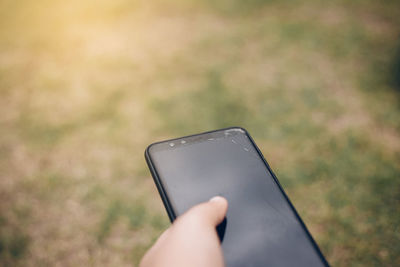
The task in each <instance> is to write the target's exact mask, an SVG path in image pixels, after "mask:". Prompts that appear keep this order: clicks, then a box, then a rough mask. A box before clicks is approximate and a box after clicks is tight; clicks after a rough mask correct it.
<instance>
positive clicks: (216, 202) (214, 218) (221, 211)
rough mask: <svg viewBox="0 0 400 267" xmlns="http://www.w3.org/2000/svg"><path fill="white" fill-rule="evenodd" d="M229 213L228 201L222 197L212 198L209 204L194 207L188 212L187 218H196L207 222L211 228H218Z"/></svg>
mask: <svg viewBox="0 0 400 267" xmlns="http://www.w3.org/2000/svg"><path fill="white" fill-rule="evenodd" d="M227 211H228V201H227V200H226V199H225V198H223V197H220V196H216V197H213V198H211V199H210V200H209V201H208V202H204V203H202V204H199V205H197V206H194V207H193V208H191V209H190V210H189V211H188V212H187V216H194V217H196V218H197V219H199V220H202V221H205V222H207V224H208V225H210V226H213V227H215V226H217V225H218V224H220V223H221V222H222V220H223V219H224V217H225V215H226V212H227Z"/></svg>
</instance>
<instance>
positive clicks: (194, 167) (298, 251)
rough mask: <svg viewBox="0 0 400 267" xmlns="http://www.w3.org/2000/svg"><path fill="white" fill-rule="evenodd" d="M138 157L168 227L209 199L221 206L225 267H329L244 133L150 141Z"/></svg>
mask: <svg viewBox="0 0 400 267" xmlns="http://www.w3.org/2000/svg"><path fill="white" fill-rule="evenodd" d="M145 158H146V161H147V164H148V166H149V169H150V171H151V174H152V176H153V178H154V182H155V184H156V186H157V188H158V191H159V193H160V196H161V198H162V201H163V202H164V205H165V208H166V210H167V213H168V216H169V218H170V220H171V222H172V221H174V220H175V218H177V217H178V216H180V215H181V214H183V213H184V212H185V211H187V210H188V209H189V208H191V207H192V206H194V205H196V204H198V203H201V202H205V201H208V200H209V199H210V198H211V197H214V196H217V195H219V196H223V197H225V198H226V199H227V200H228V203H229V208H228V212H227V215H226V218H225V220H224V222H223V223H222V224H221V225H219V227H218V234H219V236H220V240H221V246H222V250H223V253H224V258H225V264H226V266H228V267H236V266H254V267H258V266H274V267H276V266H298V267H300V266H306V267H311V266H329V265H328V263H327V261H326V260H325V258H324V256H323V255H322V253H321V251H320V250H319V248H318V246H317V244H316V243H315V241H314V239H313V238H312V236H311V234H310V233H309V231H308V230H307V228H306V226H305V224H304V223H303V221H302V220H301V218H300V216H299V215H298V213H297V212H296V210H295V208H294V207H293V205H292V204H291V202H290V200H289V198H288V197H287V195H286V194H285V192H284V191H283V189H282V187H281V185H280V184H279V182H278V180H277V178H276V177H275V175H274V173H273V172H272V170H271V168H270V167H269V165H268V163H267V161H266V160H265V159H264V157H263V155H262V154H261V151H260V150H259V149H258V148H257V146H256V144H255V143H254V141H253V139H252V138H251V136H250V134H249V133H248V132H247V131H246V130H245V129H243V128H240V127H232V128H226V129H221V130H216V131H211V132H205V133H201V134H196V135H191V136H186V137H182V138H177V139H173V140H167V141H163V142H157V143H154V144H151V145H150V146H149V147H148V148H147V149H146V151H145Z"/></svg>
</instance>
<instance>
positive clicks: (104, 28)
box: [0, 0, 400, 266]
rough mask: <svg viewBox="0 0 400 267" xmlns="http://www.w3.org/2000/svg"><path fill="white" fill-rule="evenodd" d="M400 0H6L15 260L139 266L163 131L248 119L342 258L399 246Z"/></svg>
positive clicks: (2, 12) (2, 56) (386, 255)
mask: <svg viewBox="0 0 400 267" xmlns="http://www.w3.org/2000/svg"><path fill="white" fill-rule="evenodd" d="M399 10H400V6H399V4H398V3H397V1H381V2H379V1H346V0H336V1H330V2H329V3H328V2H326V1H321V0H313V1H273V0H271V1H261V0H252V1H236V0H235V1H218V2H215V1H197V0H191V1H181V0H167V1H160V0H153V1H125V0H118V1H112V2H109V1H96V3H95V4H94V2H93V1H85V2H82V1H67V2H65V1H64V2H62V1H48V0H43V1H40V3H39V2H31V1H17V2H16V1H9V0H1V1H0V48H1V49H0V200H1V202H0V265H4V266H10V265H12V266H47V265H61V266H76V265H89V266H90V265H96V266H125V265H126V266H132V265H134V266H135V265H137V263H138V262H139V260H140V258H141V257H142V255H143V254H144V252H145V251H146V249H147V248H148V247H149V246H150V245H151V244H152V243H153V242H154V241H155V239H156V238H157V237H158V236H159V235H160V233H161V232H162V231H163V230H164V229H166V228H167V227H168V225H169V222H168V218H167V215H166V212H165V210H164V208H163V206H162V203H161V200H160V198H159V196H158V193H157V191H156V189H155V186H154V184H153V182H152V179H151V178H150V175H149V172H148V171H147V167H146V164H145V162H144V159H143V151H144V149H145V147H146V146H147V145H148V144H150V143H151V142H154V141H157V140H161V139H164V138H172V137H177V136H181V135H187V134H193V133H196V132H199V131H206V130H212V129H216V128H222V127H226V126H232V125H239V126H243V127H245V128H247V129H248V130H249V132H250V133H251V134H252V135H253V137H254V138H255V140H256V142H257V143H258V145H259V146H260V148H261V150H262V151H263V153H264V155H265V156H266V158H267V160H268V161H269V162H270V164H271V166H272V168H273V169H274V171H275V173H276V174H277V176H278V178H279V180H280V181H281V182H282V184H283V186H284V188H285V190H286V191H287V193H288V195H289V197H290V198H291V200H292V202H293V203H294V205H295V206H296V208H297V209H298V211H299V213H300V215H301V216H302V217H303V219H304V220H305V222H306V224H307V225H308V227H309V229H310V230H311V232H312V234H313V236H314V237H315V239H316V240H317V242H318V243H319V244H320V246H321V249H322V250H323V252H324V254H325V255H326V257H327V259H328V261H329V262H330V263H331V264H332V265H333V266H365V265H367V266H396V265H399V264H400V258H399V255H400V251H399V248H400V242H399V240H400V236H399V235H400V232H399V229H398V225H399V224H400V216H399V214H400V210H399V207H400V194H399V192H400V191H399V190H398V189H399V188H400V180H399V173H400V138H399V129H400V120H399V118H400V116H399V115H400V109H399V107H400V105H399V99H400V96H399V82H398V80H399V73H398V72H399V64H400V63H399V62H400V61H399V51H400V50H399V47H400V40H399V39H398V36H399V31H398V25H399V24H400V20H399V18H400V16H399V15H400V14H399Z"/></svg>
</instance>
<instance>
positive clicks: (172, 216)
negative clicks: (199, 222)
mask: <svg viewBox="0 0 400 267" xmlns="http://www.w3.org/2000/svg"><path fill="white" fill-rule="evenodd" d="M235 129H236V130H240V131H243V132H244V133H245V134H246V135H247V137H248V138H249V140H250V142H251V143H252V145H253V146H254V148H255V149H256V151H257V153H258V155H259V156H260V157H261V159H262V161H263V162H264V164H265V166H266V167H267V169H268V171H269V172H270V174H271V176H272V178H273V179H274V181H275V183H276V184H277V185H278V188H279V190H280V191H281V193H282V194H283V196H284V198H285V199H286V201H287V202H288V203H289V206H290V208H291V209H292V210H293V212H294V214H295V216H296V218H297V220H298V221H299V223H300V225H301V226H302V228H303V230H304V231H305V233H306V235H307V237H308V238H309V240H310V241H311V244H312V245H313V247H314V249H315V250H316V252H317V254H318V255H319V257H320V258H321V260H322V262H323V264H324V265H325V266H329V263H328V262H327V260H326V259H325V257H324V255H323V254H322V252H321V250H320V248H319V246H318V245H317V243H316V242H315V240H314V238H313V237H312V235H311V233H310V232H309V230H308V228H307V226H306V225H305V223H304V222H303V220H302V219H301V217H300V215H299V214H298V212H297V210H296V209H295V207H294V206H293V204H292V202H291V201H290V199H289V197H288V196H287V194H286V192H285V191H284V190H283V187H282V185H281V184H280V182H279V180H278V178H277V177H276V176H275V173H274V172H273V171H272V169H271V167H270V166H269V164H268V162H267V160H266V159H265V157H264V155H263V154H262V153H261V150H260V149H259V148H258V146H257V145H256V143H255V141H254V140H253V138H252V137H251V135H250V134H249V132H248V131H247V130H246V129H244V128H243V127H238V126H234V127H228V128H222V129H217V130H213V131H207V132H202V133H198V134H193V135H188V136H183V137H179V138H173V139H168V140H164V141H159V142H155V143H152V144H150V145H149V146H148V147H147V148H146V150H145V159H146V163H147V165H148V167H149V169H150V173H151V175H152V177H153V180H154V182H155V184H156V187H157V190H158V192H159V194H160V196H161V199H162V201H163V203H164V206H165V209H166V210H167V213H168V217H169V219H170V221H171V223H172V222H173V221H174V220H175V219H176V214H175V212H174V210H173V207H172V205H171V202H170V201H169V198H168V195H167V193H166V191H165V190H164V187H163V183H162V181H161V179H160V176H159V175H158V173H157V170H156V168H155V166H154V164H153V162H152V159H151V153H150V149H151V147H153V146H156V145H160V144H164V143H171V142H174V141H176V140H181V139H183V138H185V139H187V138H193V137H198V136H204V135H209V134H212V133H216V132H222V131H223V132H225V131H227V130H235Z"/></svg>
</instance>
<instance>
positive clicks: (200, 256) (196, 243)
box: [140, 197, 228, 267]
mask: <svg viewBox="0 0 400 267" xmlns="http://www.w3.org/2000/svg"><path fill="white" fill-rule="evenodd" d="M227 210H228V202H227V200H226V199H225V198H223V197H213V198H212V199H210V201H208V202H204V203H201V204H199V205H197V206H194V207H192V208H191V209H190V210H188V211H187V212H186V213H184V214H183V215H182V216H179V217H178V218H177V219H176V220H175V222H174V223H173V224H172V226H171V227H170V228H168V229H167V230H166V231H165V232H164V233H163V234H162V235H161V236H160V237H159V238H158V240H157V242H156V243H155V244H154V245H153V246H152V247H151V248H150V249H149V250H148V251H147V253H146V254H145V255H144V257H143V259H142V261H141V263H140V267H161V266H163V267H187V266H191V267H204V266H208V267H223V266H225V265H224V257H223V254H222V248H221V244H220V241H219V237H218V235H217V231H216V229H215V227H216V226H217V225H218V224H219V223H221V222H222V221H223V219H224V217H225V215H226V212H227Z"/></svg>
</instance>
